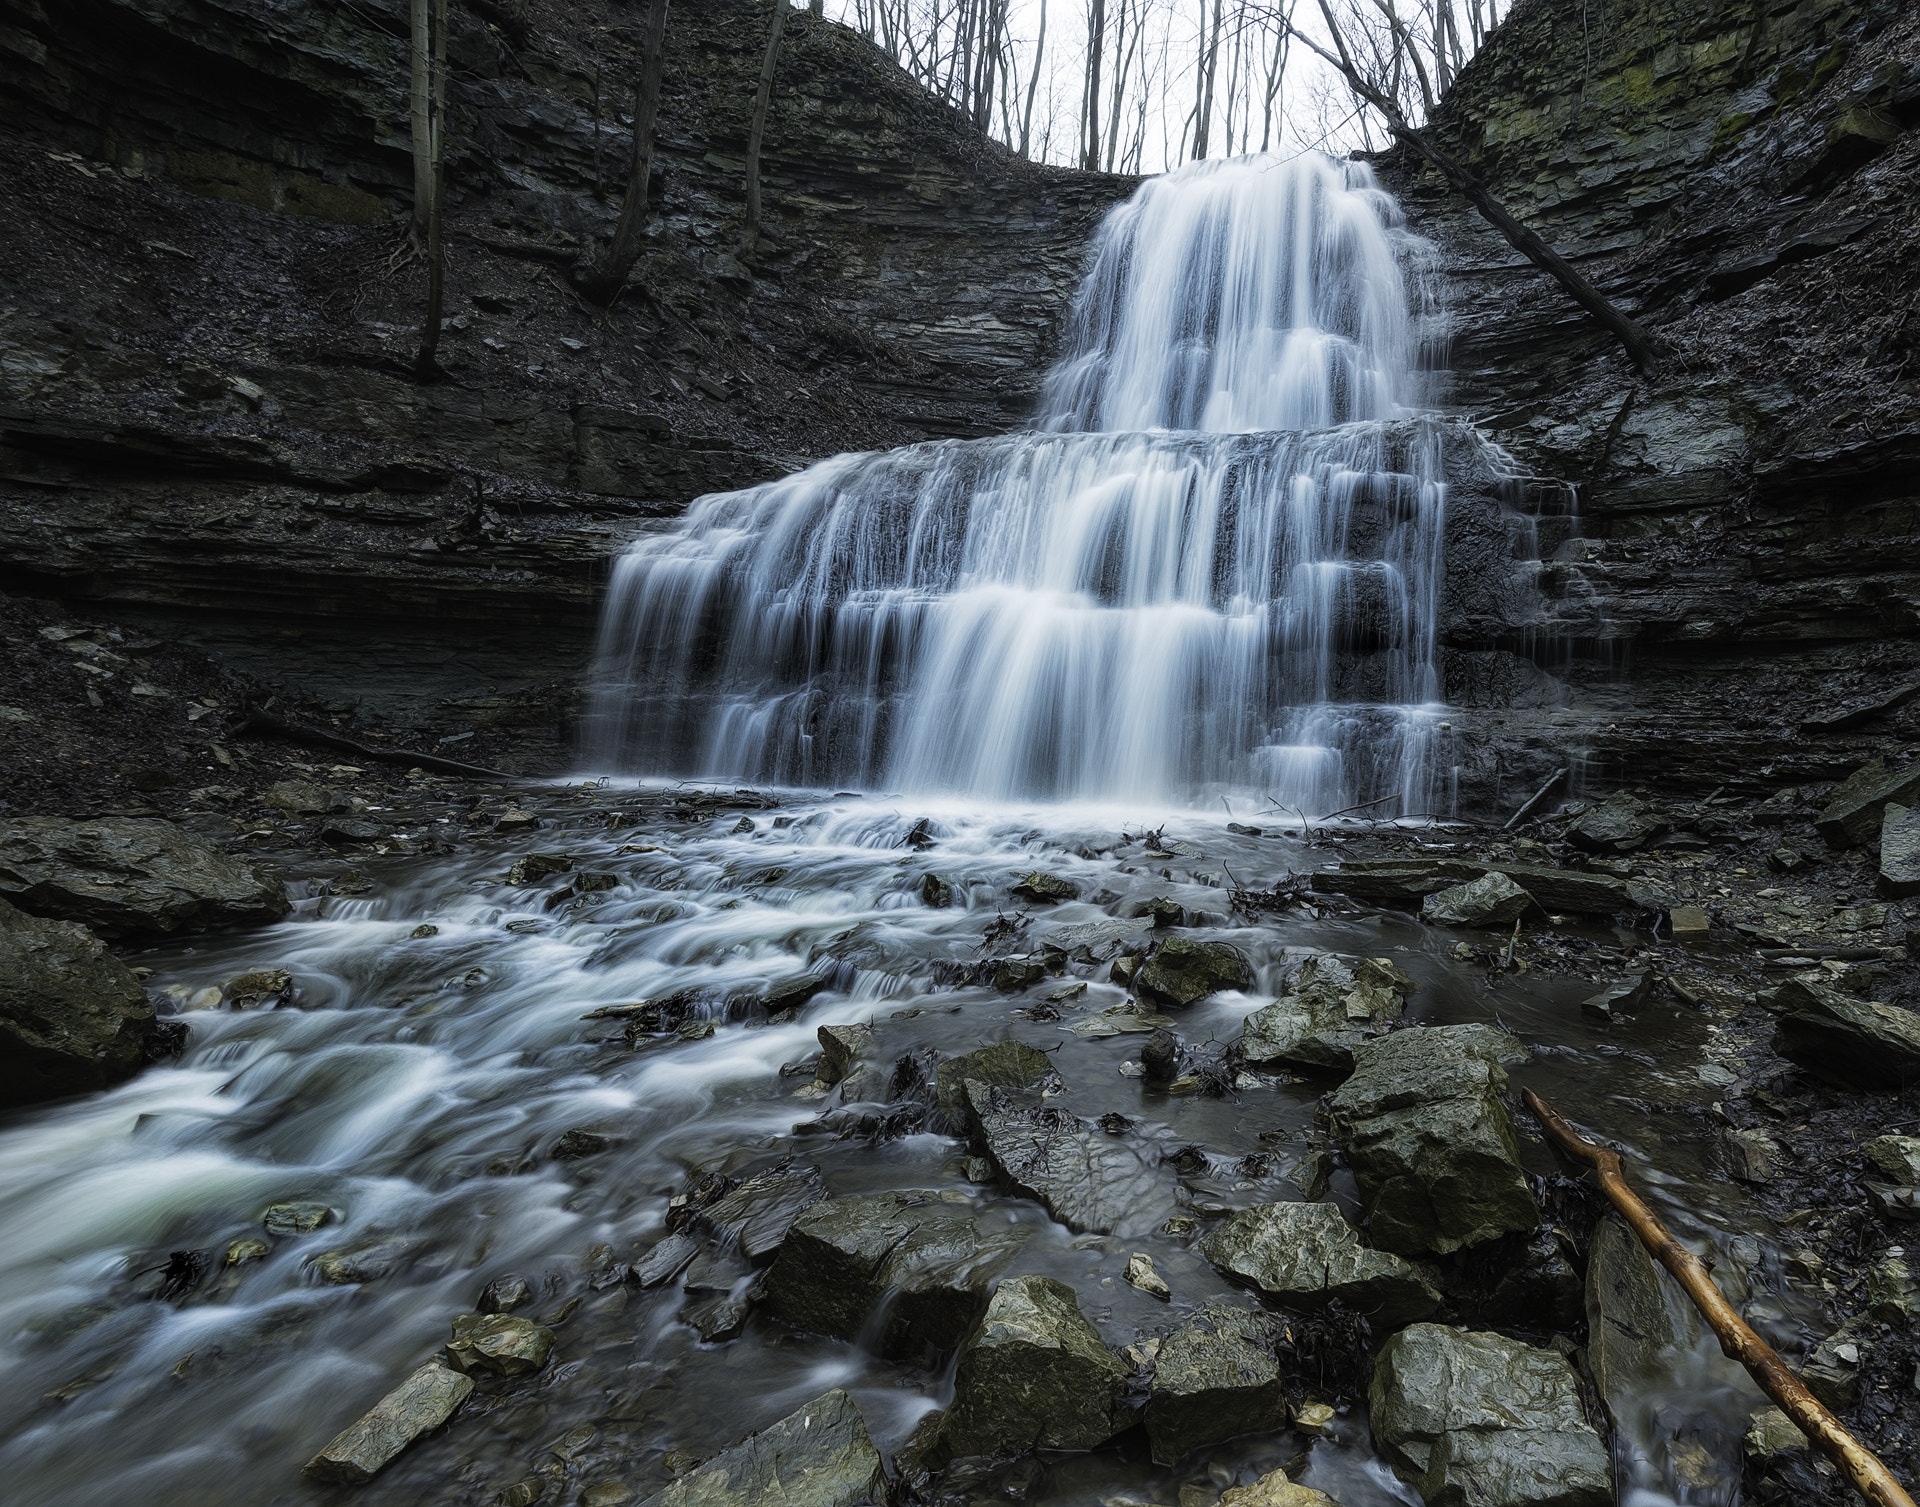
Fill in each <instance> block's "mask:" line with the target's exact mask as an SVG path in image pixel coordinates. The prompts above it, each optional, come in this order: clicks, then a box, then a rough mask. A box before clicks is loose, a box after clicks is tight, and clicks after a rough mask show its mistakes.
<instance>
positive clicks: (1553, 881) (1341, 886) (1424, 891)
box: [1309, 858, 1642, 915]
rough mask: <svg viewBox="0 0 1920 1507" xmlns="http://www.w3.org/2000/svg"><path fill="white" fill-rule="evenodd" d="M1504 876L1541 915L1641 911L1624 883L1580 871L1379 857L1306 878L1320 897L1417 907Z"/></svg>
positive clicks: (1632, 890) (1637, 898)
mask: <svg viewBox="0 0 1920 1507" xmlns="http://www.w3.org/2000/svg"><path fill="white" fill-rule="evenodd" d="M1493 873H1498V874H1504V875H1506V877H1507V878H1509V879H1511V880H1512V881H1513V882H1514V883H1515V884H1517V885H1519V886H1520V887H1521V888H1522V889H1524V890H1525V891H1526V892H1527V893H1528V894H1529V895H1531V896H1533V898H1534V899H1535V900H1536V901H1538V902H1539V904H1540V906H1541V908H1542V909H1543V910H1546V911H1550V912H1554V913H1558V912H1562V911H1574V912H1578V913H1579V914H1581V915H1614V914H1617V913H1619V912H1622V911H1632V910H1638V909H1640V908H1641V899H1642V896H1641V894H1640V892H1639V891H1637V890H1636V889H1635V887H1634V886H1633V885H1632V884H1630V883H1629V882H1628V881H1627V880H1626V879H1624V878H1620V877H1618V876H1615V875H1611V874H1604V873H1596V872H1592V871H1589V870H1583V869H1556V868H1546V867H1542V866H1537V865H1533V864H1515V863H1498V864H1488V863H1478V862H1474V861H1471V860H1467V859H1458V858H1440V859H1400V858H1394V859H1380V860H1361V861H1351V862H1344V863H1342V864H1341V865H1340V867H1339V868H1338V869H1334V870H1331V871H1327V872H1322V873H1317V874H1314V875H1312V876H1311V879H1310V881H1309V882H1310V883H1311V885H1312V887H1313V889H1314V890H1315V891H1317V892H1319V893H1321V894H1331V895H1349V896H1351V897H1353V898H1354V899H1356V900H1372V901H1377V902H1379V903H1381V904H1385V905H1401V906H1405V905H1416V906H1417V905H1419V904H1420V903H1421V902H1422V901H1423V900H1425V898H1426V897H1427V896H1428V895H1431V894H1433V893H1434V892H1436V891H1438V890H1444V889H1450V888H1452V887H1453V886H1455V885H1459V884H1465V883H1467V882H1469V881H1471V880H1474V879H1479V878H1482V877H1483V876H1485V875H1487V874H1493Z"/></svg>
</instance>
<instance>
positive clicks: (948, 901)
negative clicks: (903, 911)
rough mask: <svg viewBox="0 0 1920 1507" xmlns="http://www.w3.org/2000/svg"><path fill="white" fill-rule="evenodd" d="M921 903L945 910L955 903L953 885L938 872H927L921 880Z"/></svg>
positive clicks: (933, 908) (928, 906)
mask: <svg viewBox="0 0 1920 1507" xmlns="http://www.w3.org/2000/svg"><path fill="white" fill-rule="evenodd" d="M920 903H921V904H922V905H925V906H926V907H927V908H928V909H930V910H945V909H946V908H947V907H948V906H950V905H952V904H953V886H952V885H951V884H949V883H948V882H947V881H946V880H944V879H942V878H941V877H940V876H939V875H938V874H926V875H923V876H922V877H921V880H920Z"/></svg>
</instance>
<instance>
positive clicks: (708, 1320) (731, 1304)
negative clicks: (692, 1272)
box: [680, 1291, 753, 1345]
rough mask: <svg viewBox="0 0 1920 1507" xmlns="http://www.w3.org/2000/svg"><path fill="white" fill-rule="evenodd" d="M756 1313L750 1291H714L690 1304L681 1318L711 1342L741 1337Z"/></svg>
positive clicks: (710, 1343)
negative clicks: (749, 1320)
mask: <svg viewBox="0 0 1920 1507" xmlns="http://www.w3.org/2000/svg"><path fill="white" fill-rule="evenodd" d="M752 1315H753V1294H752V1292H751V1291H743V1292H723V1293H714V1294H712V1295H710V1296H708V1297H706V1298H705V1299H703V1300H702V1301H700V1302H697V1303H692V1304H689V1305H688V1307H687V1308H686V1310H685V1311H684V1312H683V1313H682V1314H681V1315H680V1317H681V1320H682V1321H683V1322H684V1323H685V1324H686V1325H687V1326H688V1327H689V1328H691V1329H692V1330H693V1332H694V1333H695V1334H697V1335H699V1336H700V1338H701V1340H702V1341H703V1342H704V1343H706V1344H709V1345H718V1344H724V1343H725V1342H726V1341H728V1340H735V1339H738V1338H739V1337H740V1336H741V1334H742V1333H743V1332H744V1331H745V1330H746V1327H747V1320H748V1319H749V1318H751V1317H752Z"/></svg>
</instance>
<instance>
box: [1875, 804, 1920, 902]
mask: <svg viewBox="0 0 1920 1507" xmlns="http://www.w3.org/2000/svg"><path fill="white" fill-rule="evenodd" d="M1875 885H1876V888H1877V889H1878V890H1879V892H1880V894H1881V895H1883V896H1884V897H1885V898H1887V899H1889V900H1905V899H1907V898H1909V897H1910V896H1913V895H1920V811H1916V810H1914V809H1913V808H1912V807H1910V806H1903V805H1899V804H1897V803H1894V802H1889V803H1888V804H1887V807H1886V810H1885V811H1884V812H1883V813H1882V815H1881V818H1880V873H1879V877H1878V879H1877V880H1876V881H1875Z"/></svg>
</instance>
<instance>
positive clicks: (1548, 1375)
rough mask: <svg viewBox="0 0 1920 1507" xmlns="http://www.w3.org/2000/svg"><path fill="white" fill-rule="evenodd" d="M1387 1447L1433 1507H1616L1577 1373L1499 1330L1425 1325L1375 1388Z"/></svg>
mask: <svg viewBox="0 0 1920 1507" xmlns="http://www.w3.org/2000/svg"><path fill="white" fill-rule="evenodd" d="M1367 1403H1368V1407H1369V1410H1370V1412H1371V1422H1372V1426H1373V1440H1374V1444H1375V1447H1376V1448H1378V1449H1379V1451H1380V1453H1381V1454H1382V1455H1383V1456H1385V1457H1386V1459H1387V1461H1388V1463H1389V1464H1391V1465H1392V1466H1393V1467H1394V1469H1395V1470H1396V1471H1398V1472H1399V1473H1400V1474H1401V1475H1402V1476H1403V1477H1405V1478H1406V1479H1407V1480H1408V1481H1410V1482H1411V1483H1412V1484H1413V1487H1414V1489H1415V1490H1416V1491H1418V1492H1419V1493H1420V1495H1421V1497H1422V1498H1423V1499H1424V1500H1425V1501H1426V1502H1427V1504H1428V1507H1613V1470H1612V1465H1611V1463H1610V1462H1609V1460H1608V1458H1607V1451H1606V1447H1605V1446H1604V1445H1603V1444H1602V1443H1601V1442H1600V1436H1599V1435H1598V1434H1596V1433H1595V1432H1594V1431H1593V1428H1592V1426H1591V1425H1589V1424H1588V1422H1587V1420H1586V1416H1585V1414H1584V1413H1583V1412H1582V1411H1581V1407H1580V1393H1579V1389H1578V1386H1577V1384H1576V1382H1575V1379H1574V1374H1573V1368H1572V1367H1571V1366H1570V1365H1568V1364H1567V1361H1566V1359H1565V1357H1563V1356H1561V1355H1559V1354H1557V1353H1556V1352H1554V1351H1552V1350H1542V1349H1537V1348H1535V1347H1534V1346H1532V1345H1527V1344H1523V1343H1521V1342H1520V1341H1519V1340H1513V1339H1508V1338H1506V1337H1505V1336H1504V1335H1498V1334H1476V1333H1469V1332H1462V1331H1459V1330H1455V1329H1450V1328H1446V1327H1443V1326H1441V1325H1438V1324H1415V1325H1414V1326H1413V1327H1412V1328H1410V1329H1403V1330H1401V1331H1400V1333H1398V1334H1396V1335H1395V1336H1393V1338H1392V1339H1390V1340H1388V1341H1387V1343H1386V1345H1385V1346H1384V1347H1383V1348H1382V1349H1381V1351H1380V1355H1379V1359H1378V1360H1377V1361H1376V1362H1375V1365H1374V1373H1373V1382H1372V1384H1371V1385H1370V1386H1369V1387H1368V1389H1367Z"/></svg>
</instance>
